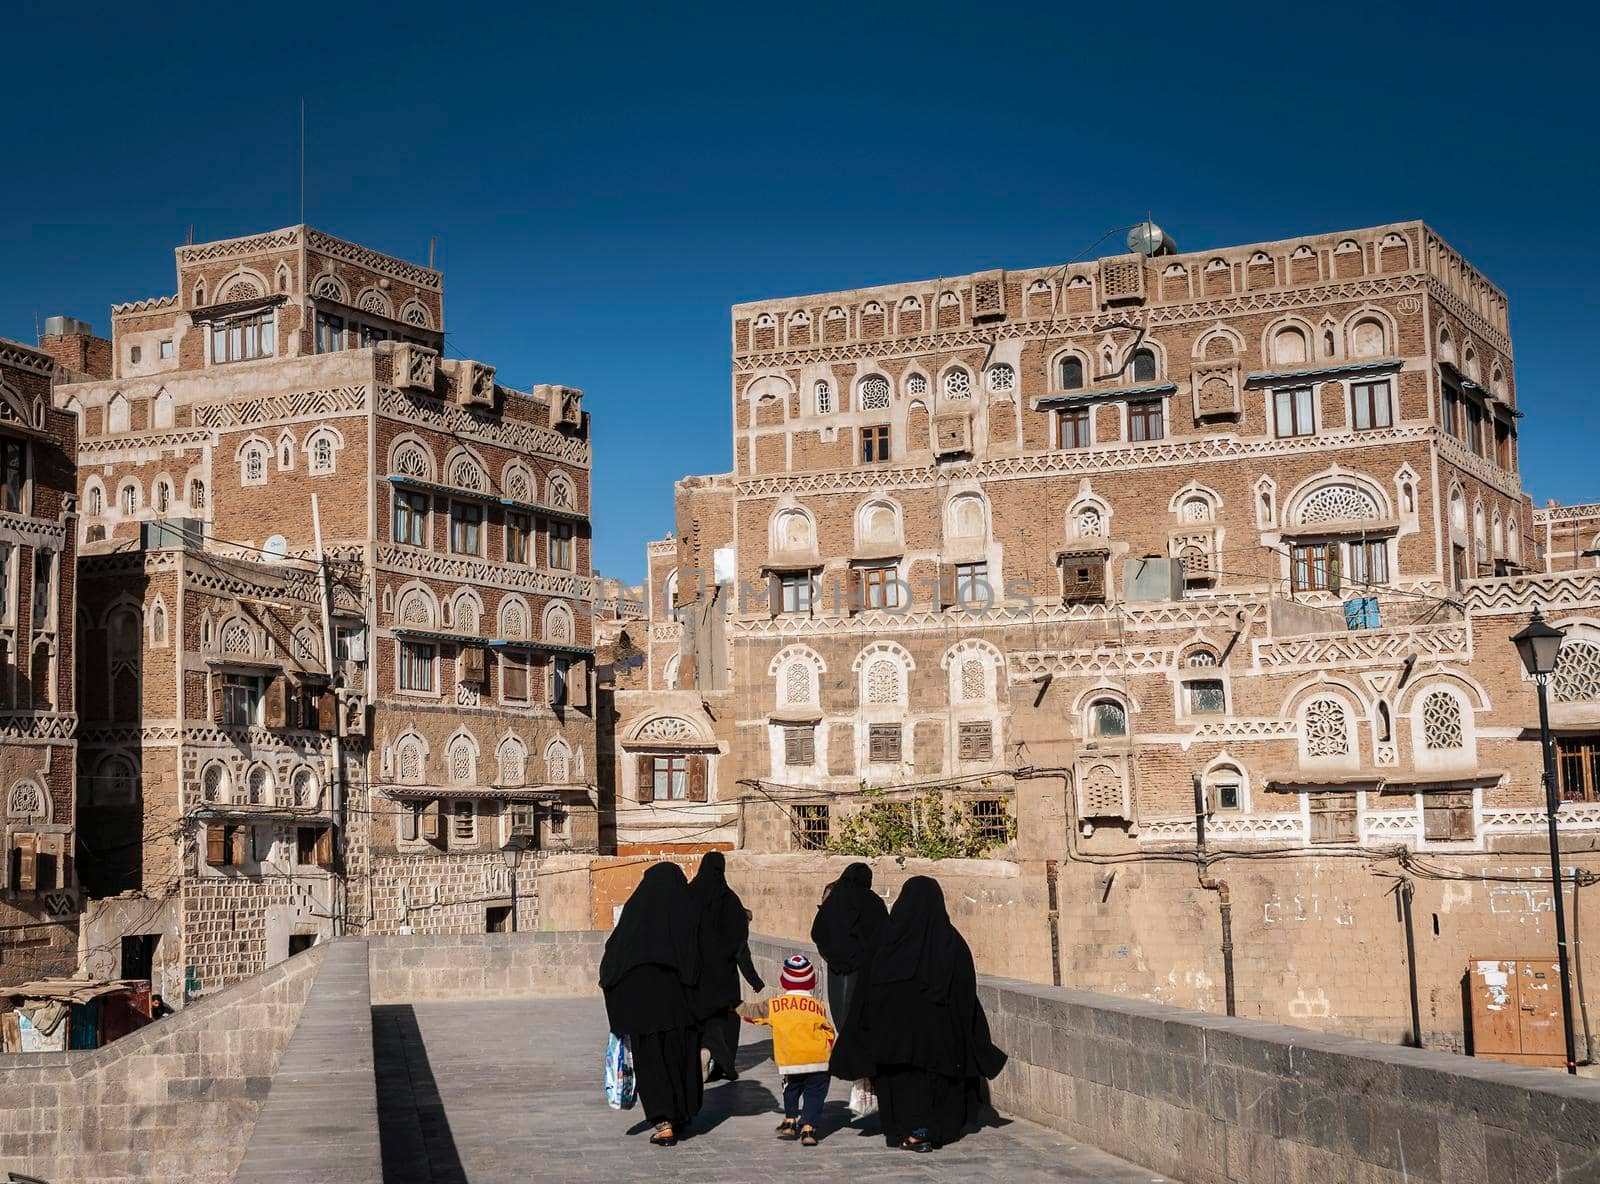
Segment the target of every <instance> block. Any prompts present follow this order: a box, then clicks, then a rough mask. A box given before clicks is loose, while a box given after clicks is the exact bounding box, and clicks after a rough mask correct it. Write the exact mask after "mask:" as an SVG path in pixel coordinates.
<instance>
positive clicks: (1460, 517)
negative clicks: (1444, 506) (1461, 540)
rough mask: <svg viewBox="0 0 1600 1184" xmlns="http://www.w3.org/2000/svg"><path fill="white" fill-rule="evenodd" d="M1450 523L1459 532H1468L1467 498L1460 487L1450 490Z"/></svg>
mask: <svg viewBox="0 0 1600 1184" xmlns="http://www.w3.org/2000/svg"><path fill="white" fill-rule="evenodd" d="M1450 525H1451V526H1452V527H1453V528H1454V529H1455V531H1456V533H1458V534H1466V533H1467V499H1466V498H1465V497H1464V496H1463V495H1462V493H1461V490H1459V489H1452V490H1451V491H1450Z"/></svg>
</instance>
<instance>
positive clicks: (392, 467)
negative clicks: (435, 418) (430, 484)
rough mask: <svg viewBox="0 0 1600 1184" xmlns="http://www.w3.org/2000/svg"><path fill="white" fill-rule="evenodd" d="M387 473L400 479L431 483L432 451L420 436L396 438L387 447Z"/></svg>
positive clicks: (433, 470) (432, 478) (432, 475)
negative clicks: (408, 478) (405, 478)
mask: <svg viewBox="0 0 1600 1184" xmlns="http://www.w3.org/2000/svg"><path fill="white" fill-rule="evenodd" d="M389 471H390V472H391V473H394V474H395V475H397V476H401V477H414V478H416V479H417V480H418V481H433V480H435V476H434V474H435V469H434V462H433V449H432V448H430V447H429V446H428V442H427V441H426V440H424V439H422V437H420V436H413V435H410V434H407V435H404V436H397V437H395V439H394V441H393V443H391V444H390V445H389Z"/></svg>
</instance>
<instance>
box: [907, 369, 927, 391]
mask: <svg viewBox="0 0 1600 1184" xmlns="http://www.w3.org/2000/svg"><path fill="white" fill-rule="evenodd" d="M927 393H928V376H927V375H926V374H913V375H912V376H911V377H910V378H908V379H906V394H908V395H925V394H927Z"/></svg>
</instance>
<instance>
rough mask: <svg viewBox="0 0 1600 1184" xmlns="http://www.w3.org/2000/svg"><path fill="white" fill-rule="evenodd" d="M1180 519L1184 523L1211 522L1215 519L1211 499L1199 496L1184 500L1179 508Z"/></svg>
mask: <svg viewBox="0 0 1600 1184" xmlns="http://www.w3.org/2000/svg"><path fill="white" fill-rule="evenodd" d="M1178 517H1179V518H1180V519H1182V520H1183V521H1184V522H1210V521H1211V519H1212V517H1213V510H1212V507H1211V499H1210V498H1207V497H1201V496H1200V495H1199V494H1196V495H1194V496H1193V497H1186V498H1184V499H1183V504H1182V505H1180V506H1179V507H1178Z"/></svg>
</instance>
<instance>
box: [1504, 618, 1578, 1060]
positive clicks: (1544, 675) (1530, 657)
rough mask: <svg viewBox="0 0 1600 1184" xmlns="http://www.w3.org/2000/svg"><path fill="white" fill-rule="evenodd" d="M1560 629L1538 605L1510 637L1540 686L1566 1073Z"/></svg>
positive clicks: (1573, 1056)
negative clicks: (1556, 704) (1556, 678)
mask: <svg viewBox="0 0 1600 1184" xmlns="http://www.w3.org/2000/svg"><path fill="white" fill-rule="evenodd" d="M1563 636H1564V634H1563V633H1562V631H1561V630H1559V629H1556V628H1553V627H1552V626H1551V625H1549V624H1548V623H1547V622H1546V621H1545V619H1544V614H1542V613H1541V612H1540V611H1539V610H1538V608H1537V607H1535V608H1534V610H1533V619H1532V620H1531V621H1529V622H1528V627H1527V628H1526V629H1524V630H1523V631H1522V632H1521V633H1518V634H1517V635H1516V636H1515V637H1513V638H1512V639H1511V644H1512V645H1514V646H1516V647H1517V654H1518V656H1520V657H1521V658H1522V664H1523V666H1524V667H1526V668H1527V671H1528V673H1529V674H1530V675H1532V676H1533V681H1534V682H1535V683H1536V684H1537V685H1538V687H1539V751H1540V753H1541V755H1542V756H1543V757H1544V811H1545V818H1546V820H1547V821H1548V823H1549V827H1550V879H1551V891H1552V892H1553V893H1554V895H1555V906H1556V957H1557V960H1558V961H1559V963H1560V970H1561V1027H1562V1035H1563V1036H1565V1037H1566V1041H1567V1072H1568V1073H1577V1071H1578V1055H1577V1049H1576V1047H1575V1046H1574V1044H1573V1037H1572V978H1571V972H1570V970H1569V968H1568V965H1567V910H1566V905H1565V904H1564V903H1563V901H1562V897H1561V892H1562V887H1561V886H1562V876H1561V842H1560V839H1559V838H1558V837H1557V834H1556V812H1557V811H1558V810H1559V809H1560V808H1561V800H1560V795H1559V793H1558V792H1557V787H1556V764H1555V753H1554V751H1553V749H1552V746H1551V743H1550V701H1549V696H1548V694H1547V693H1546V689H1545V688H1546V686H1547V684H1548V683H1549V681H1550V676H1551V675H1552V674H1554V673H1555V669H1556V659H1557V657H1558V656H1559V654H1560V651H1561V639H1562V637H1563Z"/></svg>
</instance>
